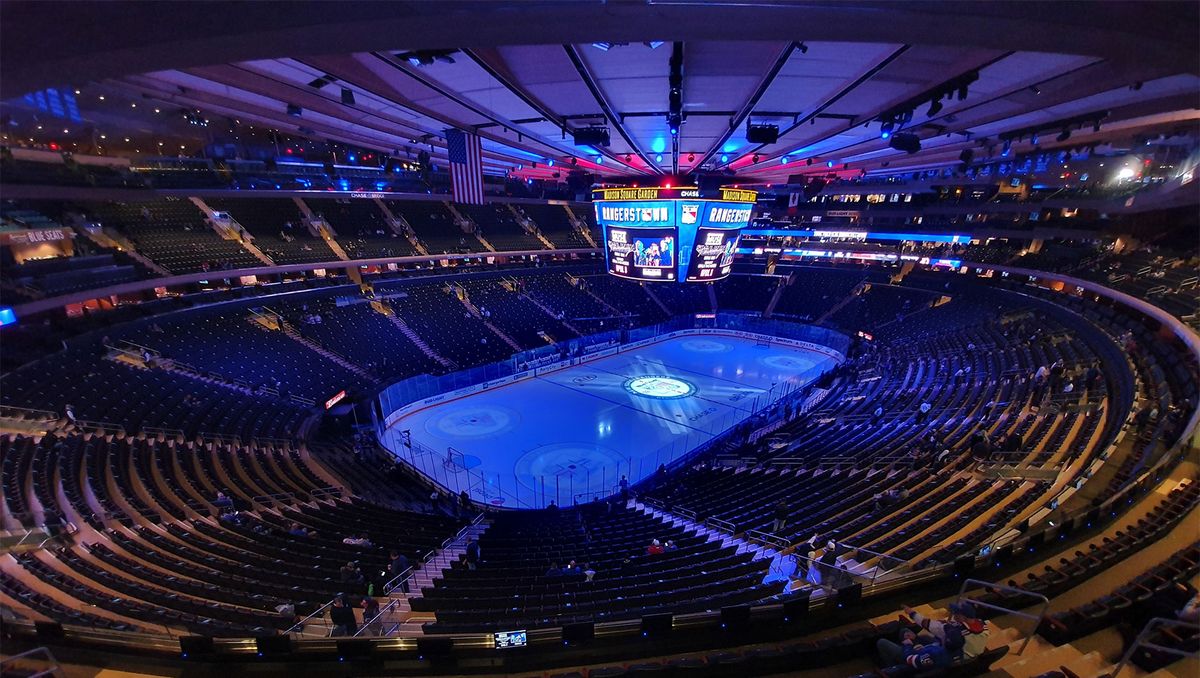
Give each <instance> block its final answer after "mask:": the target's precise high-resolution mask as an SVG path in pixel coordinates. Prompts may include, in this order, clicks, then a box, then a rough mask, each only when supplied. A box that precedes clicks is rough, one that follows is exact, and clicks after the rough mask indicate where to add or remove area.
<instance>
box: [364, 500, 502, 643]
mask: <svg viewBox="0 0 1200 678" xmlns="http://www.w3.org/2000/svg"><path fill="white" fill-rule="evenodd" d="M491 525H492V521H491V520H485V519H484V514H483V513H480V514H479V515H478V516H476V518H475V520H473V521H472V522H471V524H470V525H467V526H466V527H464V528H463V529H462V530H460V531H459V532H458V534H457V535H455V536H454V537H452V538H450V539H448V540H446V541H445V542H444V543H443V544H442V546H441V548H438V549H435V550H434V552H433V555H432V556H430V557H429V559H427V560H426V561H425V562H424V563H422V564H421V566H420V567H419V568H417V569H416V570H414V571H413V574H412V576H411V577H410V578H409V579H408V592H407V593H406V592H404V591H403V590H402V588H400V587H397V588H395V589H393V590H392V591H391V592H389V593H388V598H390V599H391V600H392V602H393V603H394V605H395V608H394V609H395V610H396V615H397V616H398V617H400V619H399V621H398V623H396V624H395V627H396V635H401V636H411V635H421V633H422V631H421V625H422V624H426V623H429V622H432V621H435V620H436V617H435V615H434V613H433V612H413V611H412V605H411V604H410V602H409V601H410V600H411V599H412V598H420V597H421V591H422V590H424V589H427V588H433V582H434V580H435V579H440V578H441V576H442V572H444V571H445V570H448V569H450V567H451V566H452V565H453V564H454V563H456V562H458V561H459V560H460V559H461V558H462V557H463V556H465V555H466V553H467V544H468V543H469V542H470V541H471V540H478V539H479V537H480V536H482V535H483V533H484V532H487V530H488V528H489V527H491Z"/></svg>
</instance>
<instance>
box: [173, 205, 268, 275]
mask: <svg viewBox="0 0 1200 678" xmlns="http://www.w3.org/2000/svg"><path fill="white" fill-rule="evenodd" d="M188 200H190V201H191V202H192V204H193V205H195V206H196V208H197V209H199V210H200V211H201V212H203V213H204V216H205V217H206V219H207V221H208V224H209V225H210V226H212V229H213V230H214V231H216V233H217V235H219V236H221V237H222V238H224V239H225V240H236V241H237V242H238V244H240V245H241V246H242V249H244V250H246V251H247V252H249V253H250V254H252V255H254V258H255V259H258V260H259V261H260V262H262V263H264V264H266V265H267V266H274V265H275V262H274V261H272V260H271V258H270V257H268V256H267V255H266V254H265V253H264V252H263V251H262V250H260V249H258V247H257V246H256V245H255V244H254V242H253V240H254V239H253V238H252V237H251V236H250V233H249V232H248V231H246V229H245V228H243V227H242V225H241V224H239V223H238V222H237V220H236V219H234V218H233V215H232V214H229V213H227V212H222V213H220V214H221V216H217V215H218V212H217V211H216V210H214V209H213V208H211V207H209V206H208V204H207V203H205V202H204V199H203V198H196V197H191V198H188Z"/></svg>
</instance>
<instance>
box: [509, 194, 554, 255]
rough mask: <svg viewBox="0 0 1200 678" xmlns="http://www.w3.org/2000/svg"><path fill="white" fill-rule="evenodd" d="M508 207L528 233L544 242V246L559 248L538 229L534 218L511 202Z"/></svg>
mask: <svg viewBox="0 0 1200 678" xmlns="http://www.w3.org/2000/svg"><path fill="white" fill-rule="evenodd" d="M506 207H508V211H509V212H512V215H513V218H514V219H516V220H517V223H518V224H520V225H521V228H523V229H525V233H526V234H528V235H532V236H533V237H535V238H537V239H538V241H539V242H541V243H542V246H543V247H545V248H546V249H548V250H553V249H557V248H556V247H555V246H554V243H552V242H550V241H549V240H547V239H546V236H544V235H542V232H541V231H540V230H539V229H538V227H537V224H535V223H534V222H533V219H530V218H529V217H527V216H525V215H523V214H521V213H520V212H518V211H517V208H516V207H515V206H514V205H513V204H512V203H511V202H510V203H508V204H507V205H506Z"/></svg>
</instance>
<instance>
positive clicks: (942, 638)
mask: <svg viewBox="0 0 1200 678" xmlns="http://www.w3.org/2000/svg"><path fill="white" fill-rule="evenodd" d="M904 613H905V614H907V615H908V618H909V619H911V620H912V621H913V623H915V624H917V625H918V626H920V627H921V628H922V629H924V630H925V631H928V632H929V633H930V634H932V635H933V637H934V638H936V639H937V641H938V642H939V643H941V645H942V647H943V648H944V649H945V650H946V652H947V653H949V655H950V658H951V659H953V660H959V659H965V660H969V659H973V658H975V657H977V656H979V655H980V654H982V653H983V652H984V651H985V650H987V641H988V627H987V622H985V621H983V620H981V619H979V618H978V617H976V615H975V606H974V605H971V603H969V602H965V601H964V602H962V603H951V604H950V616H949V618H948V619H946V620H944V621H938V620H936V619H929V618H927V617H925V616H924V615H922V614H921V613H920V612H917V611H916V610H914V609H912V608H909V607H906V608H904Z"/></svg>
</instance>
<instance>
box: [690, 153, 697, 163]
mask: <svg viewBox="0 0 1200 678" xmlns="http://www.w3.org/2000/svg"><path fill="white" fill-rule="evenodd" d="M688 162H696V154H695V153H688Z"/></svg>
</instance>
